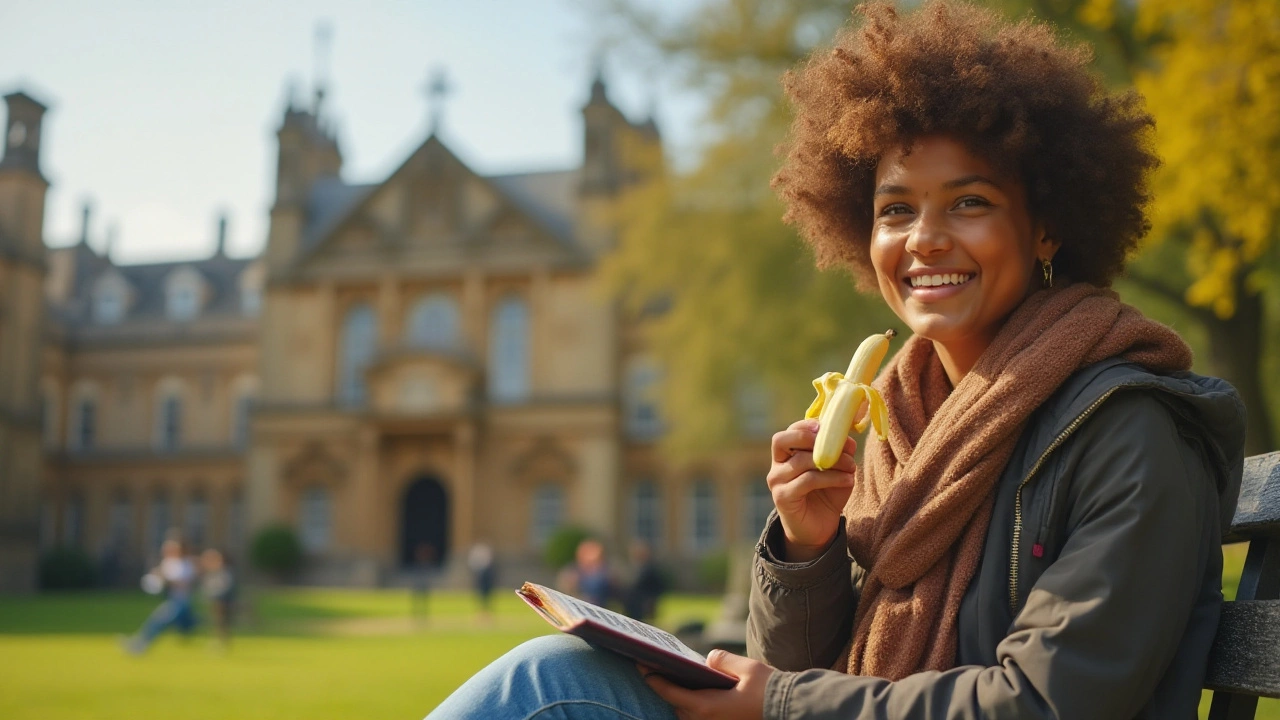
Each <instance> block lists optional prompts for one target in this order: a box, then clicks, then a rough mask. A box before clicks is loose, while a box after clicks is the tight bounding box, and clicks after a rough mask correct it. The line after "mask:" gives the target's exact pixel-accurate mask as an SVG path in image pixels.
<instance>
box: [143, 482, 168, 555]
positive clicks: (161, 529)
mask: <svg viewBox="0 0 1280 720" xmlns="http://www.w3.org/2000/svg"><path fill="white" fill-rule="evenodd" d="M172 524H173V515H172V512H171V509H170V507H169V496H167V495H165V494H164V493H156V494H155V495H153V496H152V497H151V507H150V512H149V513H148V517H147V552H148V553H150V554H151V555H152V556H153V557H158V556H159V554H160V546H161V545H163V544H164V539H165V536H166V535H167V534H168V533H169V527H170V526H171V525H172Z"/></svg>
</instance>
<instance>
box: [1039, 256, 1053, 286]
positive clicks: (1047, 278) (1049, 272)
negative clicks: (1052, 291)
mask: <svg viewBox="0 0 1280 720" xmlns="http://www.w3.org/2000/svg"><path fill="white" fill-rule="evenodd" d="M1040 271H1041V272H1043V273H1044V286H1045V287H1047V288H1051V287H1053V261H1052V260H1046V259H1044V258H1040Z"/></svg>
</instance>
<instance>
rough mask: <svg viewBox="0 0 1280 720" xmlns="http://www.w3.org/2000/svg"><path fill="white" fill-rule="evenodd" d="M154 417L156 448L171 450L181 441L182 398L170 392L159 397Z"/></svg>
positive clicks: (176, 447)
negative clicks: (156, 413)
mask: <svg viewBox="0 0 1280 720" xmlns="http://www.w3.org/2000/svg"><path fill="white" fill-rule="evenodd" d="M158 410H159V414H158V416H157V418H156V448H157V449H158V450H161V451H163V452H173V451H175V450H177V449H178V445H179V444H181V442H182V398H181V397H179V396H178V395H177V393H170V394H168V395H165V396H164V397H162V398H161V399H160V404H159V408H158Z"/></svg>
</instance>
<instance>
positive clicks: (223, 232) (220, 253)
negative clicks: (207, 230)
mask: <svg viewBox="0 0 1280 720" xmlns="http://www.w3.org/2000/svg"><path fill="white" fill-rule="evenodd" d="M213 254H214V256H215V257H226V256H227V211H226V210H223V211H222V213H221V214H220V215H218V245H217V248H215V249H214V251H213Z"/></svg>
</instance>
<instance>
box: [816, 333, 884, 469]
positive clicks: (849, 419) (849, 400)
mask: <svg viewBox="0 0 1280 720" xmlns="http://www.w3.org/2000/svg"><path fill="white" fill-rule="evenodd" d="M895 334H896V333H894V331H893V330H888V331H886V332H884V333H882V334H877V335H872V336H871V337H869V338H867V339H866V340H863V341H862V344H861V345H859V346H858V350H857V351H856V352H855V353H854V354H853V359H852V360H850V361H849V369H848V370H846V371H845V373H844V374H843V375H841V374H840V373H838V372H829V373H826V374H824V375H823V376H822V377H820V378H817V379H815V380H814V381H813V388H814V389H815V390H817V391H818V397H816V398H814V400H813V404H811V405H810V406H809V409H808V410H807V411H806V412H805V414H804V416H805V417H806V418H818V437H817V439H816V440H814V443H813V464H814V466H815V467H817V468H818V469H819V470H826V469H827V468H830V467H831V466H833V465H835V464H836V461H837V460H839V459H840V453H841V452H842V451H843V450H844V441H845V439H846V438H848V437H849V431H850V430H856V431H858V432H863V431H864V430H866V429H867V424H868V423H870V424H871V426H872V427H873V428H875V431H876V435H878V436H879V437H880V439H881V440H883V439H884V437H885V435H884V432H885V428H886V427H888V426H889V408H888V407H887V406H886V405H885V404H884V398H883V397H881V396H880V391H879V390H876V389H875V388H873V387H871V381H872V380H874V379H875V377H876V371H877V370H879V369H880V363H882V362H884V356H885V355H886V354H887V353H888V352H889V341H890V340H891V339H893V336H894V335H895ZM864 402H865V403H867V414H866V416H865V417H863V418H862V420H861V421H860V422H858V423H857V424H856V425H855V424H854V422H853V418H854V416H855V415H857V413H858V409H859V408H861V407H862V404H863V403H864Z"/></svg>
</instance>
